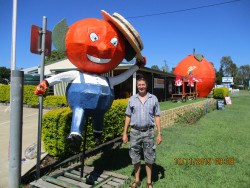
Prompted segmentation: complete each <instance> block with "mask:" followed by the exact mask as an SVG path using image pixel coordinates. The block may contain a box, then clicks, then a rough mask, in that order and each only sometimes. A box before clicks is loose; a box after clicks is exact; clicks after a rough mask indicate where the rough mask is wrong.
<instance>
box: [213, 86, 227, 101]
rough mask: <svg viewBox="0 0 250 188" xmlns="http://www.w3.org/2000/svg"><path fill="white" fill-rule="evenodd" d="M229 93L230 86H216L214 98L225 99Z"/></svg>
mask: <svg viewBox="0 0 250 188" xmlns="http://www.w3.org/2000/svg"><path fill="white" fill-rule="evenodd" d="M228 95H229V89H228V88H224V87H222V88H214V89H213V98H214V99H224V98H225V97H228Z"/></svg>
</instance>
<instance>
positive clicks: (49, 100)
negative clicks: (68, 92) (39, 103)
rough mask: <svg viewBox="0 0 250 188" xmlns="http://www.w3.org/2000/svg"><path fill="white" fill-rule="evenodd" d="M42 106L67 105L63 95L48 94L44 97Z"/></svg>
mask: <svg viewBox="0 0 250 188" xmlns="http://www.w3.org/2000/svg"><path fill="white" fill-rule="evenodd" d="M43 105H44V106H57V107H66V106H68V104H67V100H66V97H65V96H54V95H48V96H46V97H45V98H44V102H43Z"/></svg>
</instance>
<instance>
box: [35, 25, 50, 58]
mask: <svg viewBox="0 0 250 188" xmlns="http://www.w3.org/2000/svg"><path fill="white" fill-rule="evenodd" d="M51 35H52V33H51V31H48V30H46V37H45V52H44V55H45V56H51V41H52V40H51ZM30 52H31V53H34V54H39V55H40V54H41V53H42V28H40V27H38V26H35V25H32V26H31V37H30Z"/></svg>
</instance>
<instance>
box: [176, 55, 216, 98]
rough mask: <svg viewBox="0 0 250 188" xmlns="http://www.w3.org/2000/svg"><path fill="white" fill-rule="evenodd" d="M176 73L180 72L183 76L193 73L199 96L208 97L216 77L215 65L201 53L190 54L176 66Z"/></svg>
mask: <svg viewBox="0 0 250 188" xmlns="http://www.w3.org/2000/svg"><path fill="white" fill-rule="evenodd" d="M174 73H175V74H176V75H177V74H180V75H181V76H182V77H188V76H189V75H192V76H193V78H194V79H195V80H196V81H197V83H196V89H197V91H198V97H207V96H208V94H209V93H210V92H211V90H212V88H213V86H214V83H215V79H216V75H215V69H214V67H213V65H212V64H211V63H210V62H209V61H208V60H206V59H205V58H204V57H203V56H202V55H200V54H196V55H189V56H188V57H186V58H185V59H183V60H182V61H181V62H180V63H179V64H178V65H177V66H176V68H175V70H174Z"/></svg>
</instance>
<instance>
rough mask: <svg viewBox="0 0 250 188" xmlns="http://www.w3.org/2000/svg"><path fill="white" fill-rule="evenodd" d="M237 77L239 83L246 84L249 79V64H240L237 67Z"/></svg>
mask: <svg viewBox="0 0 250 188" xmlns="http://www.w3.org/2000/svg"><path fill="white" fill-rule="evenodd" d="M237 79H238V81H239V84H242V85H244V86H247V85H248V82H249V80H250V66H249V65H242V66H240V68H239V69H238V73H237Z"/></svg>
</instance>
